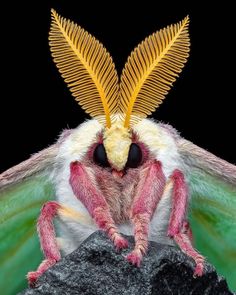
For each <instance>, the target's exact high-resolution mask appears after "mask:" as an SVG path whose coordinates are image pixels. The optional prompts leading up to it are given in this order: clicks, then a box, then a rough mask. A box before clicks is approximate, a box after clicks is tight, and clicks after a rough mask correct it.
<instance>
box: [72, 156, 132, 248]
mask: <svg viewBox="0 0 236 295" xmlns="http://www.w3.org/2000/svg"><path fill="white" fill-rule="evenodd" d="M70 185H71V187H72V190H73V192H74V194H75V195H76V197H77V198H78V199H79V200H80V201H81V202H82V203H83V204H84V205H85V207H86V208H87V210H88V212H89V213H90V215H91V216H92V218H93V219H94V220H95V222H96V224H97V225H98V227H99V228H100V229H102V230H104V231H105V232H106V233H107V234H108V236H109V238H110V239H111V240H112V241H113V243H114V245H115V246H116V248H117V249H122V248H126V247H128V242H127V240H126V239H125V238H123V237H122V236H121V235H120V234H119V232H118V228H117V227H116V225H115V223H114V221H113V219H112V216H111V213H110V210H109V207H108V204H107V202H106V200H105V198H104V197H103V196H102V195H101V193H100V192H99V190H98V189H97V188H96V184H94V181H92V180H91V179H90V176H89V174H88V172H87V171H86V168H85V166H84V165H83V164H81V163H79V162H77V161H76V162H73V163H71V165H70Z"/></svg>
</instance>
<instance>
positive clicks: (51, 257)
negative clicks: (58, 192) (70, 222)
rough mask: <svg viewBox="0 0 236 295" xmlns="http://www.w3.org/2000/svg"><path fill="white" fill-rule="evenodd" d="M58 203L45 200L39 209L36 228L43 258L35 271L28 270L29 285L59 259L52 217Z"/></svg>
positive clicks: (57, 207) (55, 212)
mask: <svg viewBox="0 0 236 295" xmlns="http://www.w3.org/2000/svg"><path fill="white" fill-rule="evenodd" d="M59 208H60V205H59V204H58V203H57V202H53V201H52V202H47V203H46V204H45V205H44V206H43V208H42V209H41V214H40V216H39V219H38V223H37V229H38V233H39V238H40V243H41V248H42V250H43V253H44V256H45V258H46V259H45V260H44V261H43V262H42V263H41V264H40V265H39V267H38V269H37V270H36V271H32V272H29V273H28V274H27V279H28V282H29V285H31V286H34V284H35V283H36V281H37V279H38V277H39V276H41V275H42V274H43V273H44V272H45V271H46V270H47V269H48V268H49V267H50V266H52V265H53V264H55V263H56V262H57V261H58V260H60V259H61V255H60V252H59V249H58V246H57V242H56V237H55V231H54V226H53V223H52V220H53V217H54V216H55V215H56V214H57V210H58V209H59Z"/></svg>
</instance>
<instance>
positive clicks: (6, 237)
mask: <svg viewBox="0 0 236 295" xmlns="http://www.w3.org/2000/svg"><path fill="white" fill-rule="evenodd" d="M57 150H58V145H53V146H51V147H49V148H47V149H45V150H42V151H41V152H39V153H37V154H35V155H33V156H32V157H31V158H30V159H28V160H26V161H24V162H22V163H20V164H19V165H17V166H15V167H12V168H10V169H9V170H7V171H5V172H4V173H2V174H0V241H1V243H0V270H1V276H0V290H4V292H5V293H4V294H16V293H17V292H19V291H21V290H22V289H23V288H24V287H26V278H25V275H26V274H27V272H28V271H30V270H34V269H36V267H37V266H38V264H39V263H40V262H41V261H42V258H43V257H42V254H41V252H40V245H39V239H38V236H37V232H36V222H37V218H38V216H39V212H40V208H41V207H42V205H43V203H45V202H46V201H48V200H49V199H52V198H53V197H54V189H53V185H52V183H51V181H50V177H49V174H50V171H51V170H52V168H53V165H54V163H55V157H56V154H57Z"/></svg>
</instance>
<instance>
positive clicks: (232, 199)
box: [181, 140, 236, 291]
mask: <svg viewBox="0 0 236 295" xmlns="http://www.w3.org/2000/svg"><path fill="white" fill-rule="evenodd" d="M181 152H182V155H183V159H184V161H185V164H186V167H187V171H188V172H189V173H187V175H188V177H189V179H188V181H189V184H190V192H191V200H190V211H189V212H190V214H189V219H190V224H191V227H192V231H193V237H194V244H195V246H196V248H197V249H198V250H199V251H200V252H201V253H202V254H203V255H204V256H205V257H206V258H207V260H208V261H209V262H210V263H212V264H213V265H214V266H215V268H216V270H217V271H218V273H219V274H221V275H223V276H224V277H225V278H226V280H227V282H228V285H229V287H230V288H231V289H232V290H235V291H236V166H234V165H232V164H229V163H227V162H226V161H224V160H221V159H219V158H217V157H216V156H214V155H212V154H211V153H209V152H207V151H205V150H203V149H201V148H199V147H197V146H195V145H193V144H192V143H190V142H187V141H185V140H182V142H181Z"/></svg>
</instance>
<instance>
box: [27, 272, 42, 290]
mask: <svg viewBox="0 0 236 295" xmlns="http://www.w3.org/2000/svg"><path fill="white" fill-rule="evenodd" d="M39 277H40V274H39V273H38V272H37V271H31V272H28V274H27V279H28V284H29V286H30V287H31V288H33V287H35V285H36V282H37V280H38V278H39Z"/></svg>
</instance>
